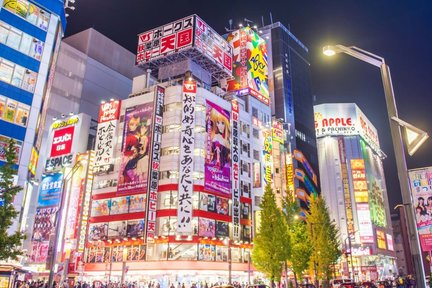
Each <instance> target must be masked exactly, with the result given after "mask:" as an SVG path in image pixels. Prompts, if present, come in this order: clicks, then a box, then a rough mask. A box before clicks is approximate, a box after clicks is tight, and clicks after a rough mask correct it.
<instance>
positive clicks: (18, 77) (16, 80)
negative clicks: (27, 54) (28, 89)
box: [11, 66, 25, 87]
mask: <svg viewBox="0 0 432 288" xmlns="http://www.w3.org/2000/svg"><path fill="white" fill-rule="evenodd" d="M24 73H25V69H24V68H23V67H21V66H15V70H14V74H13V77H12V81H11V84H12V85H14V86H17V87H21V84H22V81H23V79H24Z"/></svg>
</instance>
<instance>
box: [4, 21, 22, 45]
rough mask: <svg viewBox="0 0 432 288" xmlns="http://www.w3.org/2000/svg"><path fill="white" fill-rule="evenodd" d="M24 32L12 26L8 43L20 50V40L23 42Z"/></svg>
mask: <svg viewBox="0 0 432 288" xmlns="http://www.w3.org/2000/svg"><path fill="white" fill-rule="evenodd" d="M21 36H22V32H21V31H19V30H18V29H15V28H12V27H11V29H10V30H9V34H8V37H7V39H6V45H7V46H9V47H11V48H13V49H15V50H18V48H19V45H20V42H21Z"/></svg>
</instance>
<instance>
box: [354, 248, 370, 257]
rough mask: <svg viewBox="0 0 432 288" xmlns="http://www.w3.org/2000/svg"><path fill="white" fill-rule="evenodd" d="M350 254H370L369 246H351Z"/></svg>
mask: <svg viewBox="0 0 432 288" xmlns="http://www.w3.org/2000/svg"><path fill="white" fill-rule="evenodd" d="M351 254H352V256H368V255H372V253H371V248H370V247H352V248H351Z"/></svg>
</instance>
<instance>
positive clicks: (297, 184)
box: [259, 22, 319, 208]
mask: <svg viewBox="0 0 432 288" xmlns="http://www.w3.org/2000/svg"><path fill="white" fill-rule="evenodd" d="M259 32H260V36H261V37H263V39H265V40H266V42H267V50H268V61H269V67H271V69H269V77H270V87H271V88H270V95H271V107H272V116H273V117H274V119H275V120H277V121H278V122H280V123H281V124H282V126H283V130H284V131H285V133H286V134H285V136H286V137H285V139H284V140H285V141H284V149H285V157H284V158H285V159H284V161H282V162H284V165H282V168H284V169H285V170H284V171H283V172H284V174H285V175H286V176H285V177H286V186H285V187H283V189H282V191H287V192H288V193H290V194H292V195H293V194H295V195H297V197H298V199H301V200H302V202H301V206H302V207H303V208H306V207H307V204H306V203H307V198H308V197H309V195H311V194H317V193H319V187H318V175H317V172H318V157H317V150H316V141H315V134H314V123H313V96H312V90H311V77H310V63H309V60H308V59H309V50H308V48H307V47H306V46H305V45H304V44H303V43H302V42H301V41H300V40H299V39H298V38H296V37H295V36H294V34H293V33H291V31H290V30H288V29H287V28H286V27H285V26H284V25H283V24H282V23H280V22H276V23H273V24H270V25H267V26H264V27H261V28H259ZM275 174H277V173H276V171H275ZM281 195H283V193H282V194H281Z"/></svg>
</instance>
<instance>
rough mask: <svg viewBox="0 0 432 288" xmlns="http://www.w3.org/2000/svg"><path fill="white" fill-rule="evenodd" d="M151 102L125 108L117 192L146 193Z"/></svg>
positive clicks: (151, 113) (151, 114)
mask: <svg viewBox="0 0 432 288" xmlns="http://www.w3.org/2000/svg"><path fill="white" fill-rule="evenodd" d="M153 106H154V105H153V102H150V103H145V104H141V105H137V106H134V107H129V108H126V113H125V116H124V119H125V121H124V130H123V145H122V156H123V157H122V158H121V165H120V172H119V181H118V185H117V191H118V192H120V193H124V192H129V191H134V192H146V191H147V182H148V166H149V153H150V147H151V141H152V139H151V135H152V133H151V130H152V127H153V125H152V116H153V110H154V107H153Z"/></svg>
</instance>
